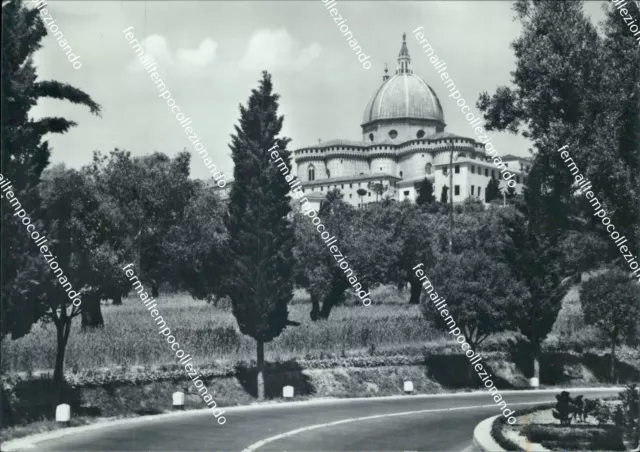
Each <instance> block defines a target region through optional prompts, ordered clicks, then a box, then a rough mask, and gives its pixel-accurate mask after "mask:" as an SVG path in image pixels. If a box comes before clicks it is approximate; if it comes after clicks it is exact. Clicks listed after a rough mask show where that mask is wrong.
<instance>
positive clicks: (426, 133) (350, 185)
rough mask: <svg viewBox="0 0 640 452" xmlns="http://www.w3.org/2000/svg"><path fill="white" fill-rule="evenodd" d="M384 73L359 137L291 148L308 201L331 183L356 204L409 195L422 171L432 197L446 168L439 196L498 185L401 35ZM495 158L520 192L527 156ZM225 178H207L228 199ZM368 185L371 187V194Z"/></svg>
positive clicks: (494, 171)
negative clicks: (392, 64)
mask: <svg viewBox="0 0 640 452" xmlns="http://www.w3.org/2000/svg"><path fill="white" fill-rule="evenodd" d="M388 72H389V71H388V69H385V74H384V76H383V77H382V84H381V85H380V87H379V88H378V89H377V90H376V91H375V92H374V93H373V95H372V96H371V98H370V99H369V102H368V103H367V106H366V107H365V109H364V114H363V116H362V124H361V125H360V127H361V129H362V130H361V133H362V141H350V140H340V139H335V140H329V141H321V142H319V143H317V144H315V145H313V146H308V147H303V148H300V149H296V150H294V151H292V157H293V160H294V161H295V163H296V166H295V167H297V177H298V179H299V180H300V182H301V185H302V190H303V192H304V193H305V195H304V196H305V197H306V198H307V199H308V200H309V202H310V203H311V204H312V205H313V206H314V208H316V209H317V208H319V205H320V202H321V201H322V200H323V199H324V198H325V197H326V195H327V193H328V192H329V191H331V190H333V189H335V188H337V189H339V190H340V192H341V193H342V194H343V200H344V201H346V202H348V203H350V204H352V205H354V206H357V207H362V206H366V205H367V204H370V203H372V202H377V201H379V200H381V199H382V198H386V197H390V198H392V199H395V200H396V201H404V200H409V201H412V202H415V200H416V199H417V197H418V194H419V191H420V185H421V184H422V181H423V180H424V179H425V178H428V179H429V180H430V181H431V183H432V184H433V187H434V192H433V193H434V195H435V197H436V200H437V201H439V200H440V196H441V194H442V190H443V187H445V186H446V187H447V188H448V187H449V171H453V184H452V185H453V190H448V195H447V196H448V197H447V199H450V198H449V196H452V195H453V202H454V203H462V202H464V200H465V199H467V198H469V197H475V198H478V199H479V200H481V201H483V202H484V200H485V193H484V192H485V190H486V187H487V184H488V183H489V180H490V178H494V179H496V180H498V182H499V184H500V187H501V188H502V189H503V191H506V189H507V184H506V181H505V180H504V179H503V178H502V177H501V175H500V170H499V169H498V168H497V167H496V166H495V165H494V163H493V160H492V159H491V157H489V156H487V155H486V153H485V148H484V146H483V145H482V143H480V142H478V141H475V140H474V139H473V138H468V137H463V136H460V135H455V134H453V133H449V132H445V127H446V123H445V121H444V113H443V111H442V105H441V104H440V100H439V99H438V96H437V95H436V93H435V91H434V90H433V88H431V87H430V86H429V85H428V84H427V83H426V82H425V81H424V80H422V79H421V78H420V77H418V76H417V75H416V74H415V73H414V72H413V70H412V69H411V57H410V56H409V49H408V48H407V42H406V34H404V35H403V38H402V46H401V47H400V54H399V55H398V67H397V69H396V71H395V74H393V75H389V74H388ZM451 152H453V165H451V164H450V158H451ZM501 158H502V161H503V162H504V164H505V165H506V166H507V167H508V170H509V172H511V173H513V174H514V175H515V177H514V179H515V182H516V186H515V190H516V192H517V193H520V192H521V191H522V187H523V185H524V184H525V183H526V174H527V173H528V170H529V168H530V166H531V161H530V159H528V158H524V157H517V156H514V155H506V156H502V157H501ZM232 184H233V182H232V181H228V182H227V185H226V186H225V187H224V188H222V189H220V188H218V187H217V186H214V184H212V183H207V185H208V186H211V187H212V188H213V189H214V190H216V192H218V194H219V195H220V196H221V197H222V198H223V199H226V198H228V195H229V192H230V190H231V186H232ZM373 188H378V193H376V191H375V190H373ZM359 190H360V193H358V191H359ZM381 190H382V193H380V191H381Z"/></svg>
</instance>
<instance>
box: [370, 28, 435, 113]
mask: <svg viewBox="0 0 640 452" xmlns="http://www.w3.org/2000/svg"><path fill="white" fill-rule="evenodd" d="M402 38H403V40H402V47H401V48H400V54H399V56H398V69H397V70H396V73H395V75H392V76H391V77H388V76H384V77H383V80H384V81H383V83H382V86H380V88H378V90H377V91H376V92H375V93H374V94H373V96H371V98H370V99H369V102H368V103H367V107H366V108H365V110H364V115H363V117H362V125H365V124H367V123H370V122H372V121H376V120H379V119H394V118H418V119H432V120H436V121H440V122H444V113H443V112H442V105H440V100H439V99H438V96H436V93H435V92H434V91H433V89H431V87H430V86H429V85H427V84H426V83H425V82H424V81H423V80H422V79H421V78H420V77H418V76H417V75H415V74H414V73H413V70H412V69H411V65H410V63H411V57H410V55H409V50H408V49H407V43H406V34H405V35H403V37H402Z"/></svg>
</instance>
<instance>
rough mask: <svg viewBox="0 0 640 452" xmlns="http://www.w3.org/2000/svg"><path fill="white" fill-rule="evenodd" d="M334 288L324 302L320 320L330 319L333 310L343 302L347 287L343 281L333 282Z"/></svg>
mask: <svg viewBox="0 0 640 452" xmlns="http://www.w3.org/2000/svg"><path fill="white" fill-rule="evenodd" d="M332 283H333V287H332V288H331V290H330V291H329V293H328V294H327V295H326V296H325V297H324V299H323V300H322V309H321V310H320V318H321V319H328V318H329V314H331V309H333V307H334V306H335V305H337V304H338V303H339V302H340V301H342V300H343V298H342V296H343V295H344V291H345V290H346V288H347V286H346V285H345V284H344V282H342V281H335V280H333V281H332Z"/></svg>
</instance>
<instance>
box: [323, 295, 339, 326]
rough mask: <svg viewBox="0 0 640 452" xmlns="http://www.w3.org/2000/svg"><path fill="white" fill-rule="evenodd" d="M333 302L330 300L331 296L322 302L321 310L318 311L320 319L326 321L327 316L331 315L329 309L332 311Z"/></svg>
mask: <svg viewBox="0 0 640 452" xmlns="http://www.w3.org/2000/svg"><path fill="white" fill-rule="evenodd" d="M334 303H335V301H334V300H332V299H331V294H329V295H327V296H326V297H325V298H324V300H322V310H321V311H320V318H321V319H325V320H326V319H328V318H329V314H331V309H333V305H334Z"/></svg>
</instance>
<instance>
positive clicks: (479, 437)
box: [473, 414, 507, 452]
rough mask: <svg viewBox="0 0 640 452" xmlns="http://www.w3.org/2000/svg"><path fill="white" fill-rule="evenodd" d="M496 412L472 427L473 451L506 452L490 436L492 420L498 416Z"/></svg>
mask: <svg viewBox="0 0 640 452" xmlns="http://www.w3.org/2000/svg"><path fill="white" fill-rule="evenodd" d="M499 417H500V415H499V414H496V415H495V416H491V417H489V418H487V419H485V420H484V421H482V422H480V423H479V424H478V425H476V428H474V429H473V450H474V452H507V451H506V450H505V449H503V448H502V447H501V446H500V444H498V443H497V442H496V441H495V440H494V439H493V438H492V437H491V426H492V425H493V421H495V420H496V419H497V418H499Z"/></svg>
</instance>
